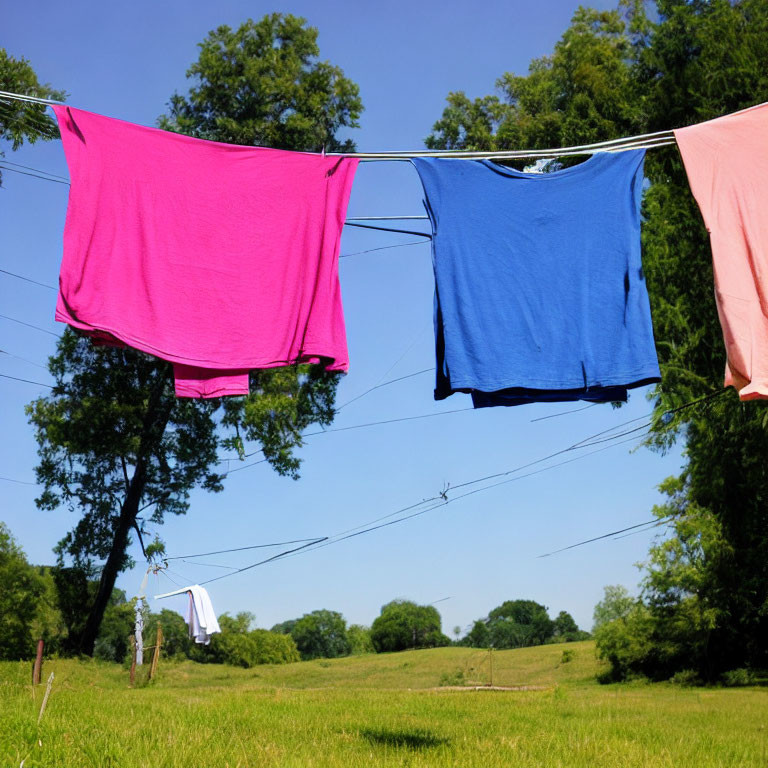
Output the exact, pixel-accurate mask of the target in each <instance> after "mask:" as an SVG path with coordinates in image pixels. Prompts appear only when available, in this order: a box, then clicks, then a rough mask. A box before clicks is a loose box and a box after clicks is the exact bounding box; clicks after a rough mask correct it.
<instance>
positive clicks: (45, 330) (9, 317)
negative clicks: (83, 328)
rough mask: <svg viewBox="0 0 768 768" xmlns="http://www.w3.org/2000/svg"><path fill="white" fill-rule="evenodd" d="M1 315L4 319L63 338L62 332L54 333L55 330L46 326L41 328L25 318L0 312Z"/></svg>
mask: <svg viewBox="0 0 768 768" xmlns="http://www.w3.org/2000/svg"><path fill="white" fill-rule="evenodd" d="M0 317H2V318H3V320H10V321H11V322H12V323H18V324H19V325H26V326H27V328H34V329H35V330H36V331H42V332H43V333H47V334H48V335H49V336H55V337H56V338H57V339H58V338H61V334H58V333H54V332H53V331H49V330H47V329H45V328H41V327H40V326H39V325H33V324H32V323H27V322H25V321H24V320H17V319H16V318H15V317H11V316H10V315H3V314H0Z"/></svg>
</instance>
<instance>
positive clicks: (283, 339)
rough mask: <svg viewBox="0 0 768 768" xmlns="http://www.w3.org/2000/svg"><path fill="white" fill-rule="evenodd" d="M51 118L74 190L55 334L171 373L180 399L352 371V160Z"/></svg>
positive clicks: (72, 113)
mask: <svg viewBox="0 0 768 768" xmlns="http://www.w3.org/2000/svg"><path fill="white" fill-rule="evenodd" d="M54 111H55V112H56V116H57V118H58V121H59V127H60V129H61V135H62V140H63V143H64V150H65V153H66V157H67V164H68V165H69V171H70V177H71V181H72V186H71V190H70V195H69V207H68V210H67V220H66V226H65V229H64V257H63V260H62V265H61V275H60V279H59V297H58V302H57V306H56V319H57V320H59V321H60V322H63V323H68V324H70V325H72V326H74V327H76V328H80V329H82V330H84V331H85V332H86V333H88V334H90V335H92V336H94V338H95V339H101V340H103V341H106V343H113V344H118V345H126V346H130V347H135V348H136V349H140V350H142V351H144V352H148V353H150V354H152V355H156V356H157V357H161V358H163V359H165V360H169V361H171V362H172V363H173V364H174V376H175V379H176V394H177V395H179V396H182V397H218V396H220V395H239V394H247V393H248V370H249V369H251V368H272V367H275V366H284V365H291V364H296V363H307V362H309V363H319V362H322V363H323V364H324V365H325V367H326V368H327V369H328V370H333V371H346V370H347V369H348V367H349V359H348V354H347V342H346V333H345V329H344V315H343V311H342V305H341V290H340V287H339V278H338V257H339V240H340V236H341V230H342V226H343V224H344V218H345V216H346V209H347V202H348V200H349V194H350V191H351V186H352V180H353V177H354V173H355V169H356V167H357V160H354V159H348V158H346V159H345V158H338V157H324V156H321V155H316V154H305V153H301V152H286V151H282V150H274V149H264V148H260V147H243V146H237V145H233V144H221V143H218V142H213V141H203V140H201V139H194V138H191V137H189V136H183V135H181V134H176V133H171V132H168V131H161V130H158V129H156V128H146V127H144V126H140V125H134V124H132V123H127V122H124V121H122V120H113V119H111V118H107V117H102V116H101V115H96V114H93V113H91V112H84V111H83V110H79V109H73V108H71V107H64V106H55V107H54Z"/></svg>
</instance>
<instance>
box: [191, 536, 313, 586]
mask: <svg viewBox="0 0 768 768" xmlns="http://www.w3.org/2000/svg"><path fill="white" fill-rule="evenodd" d="M327 538H328V537H327V536H323V537H322V538H320V539H315V540H314V541H311V542H310V543H309V544H302V545H301V546H300V547H295V548H294V549H287V550H286V551H285V552H280V553H279V554H277V555H273V556H272V557H268V558H267V559H266V560H261V561H259V562H258V563H253V564H252V565H246V566H245V568H238V569H237V570H236V571H232V573H225V574H223V575H222V576H214V577H213V578H212V579H208V580H207V581H202V582H200V586H203V584H210V583H211V582H213V581H218V580H219V579H226V578H227V576H234V575H235V574H236V573H243V571H250V570H251V569H252V568H258V567H259V566H260V565H266V564H267V563H271V562H273V561H274V560H279V559H280V558H282V557H285V556H286V555H289V554H291V553H292V552H298V551H299V550H301V549H306V548H307V547H311V546H312V544H317V543H319V542H321V541H325V540H326V539H327Z"/></svg>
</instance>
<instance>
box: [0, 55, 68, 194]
mask: <svg viewBox="0 0 768 768" xmlns="http://www.w3.org/2000/svg"><path fill="white" fill-rule="evenodd" d="M0 90H3V91H9V92H11V93H21V94H25V95H27V96H37V97H38V98H43V99H54V100H56V101H63V100H64V99H65V98H66V95H67V94H66V93H65V92H64V91H57V90H54V89H53V88H51V86H50V85H48V84H44V83H41V82H40V81H39V80H38V79H37V75H36V74H35V71H34V69H32V65H31V64H30V63H29V61H27V60H26V59H24V58H21V59H16V58H14V57H13V56H11V55H10V54H9V53H8V51H7V50H6V49H5V48H0ZM58 138H59V129H58V128H57V126H56V122H55V121H54V120H53V119H52V118H50V117H49V116H48V114H47V113H46V111H45V105H43V104H33V103H30V102H25V101H15V100H8V99H2V100H0V140H2V141H8V142H10V144H11V149H12V150H17V149H18V148H19V147H20V146H21V145H22V144H24V142H25V141H27V142H29V143H30V144H34V143H35V142H36V141H38V140H42V141H50V140H51V139H58ZM0 157H4V153H3V152H1V151H0ZM0 180H2V174H0Z"/></svg>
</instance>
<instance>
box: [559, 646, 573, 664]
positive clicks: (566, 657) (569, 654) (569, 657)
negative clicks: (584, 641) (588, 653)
mask: <svg viewBox="0 0 768 768" xmlns="http://www.w3.org/2000/svg"><path fill="white" fill-rule="evenodd" d="M573 656H574V652H573V651H572V650H570V649H567V650H565V651H563V655H562V656H561V657H560V663H561V664H567V663H568V662H569V661H573Z"/></svg>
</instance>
